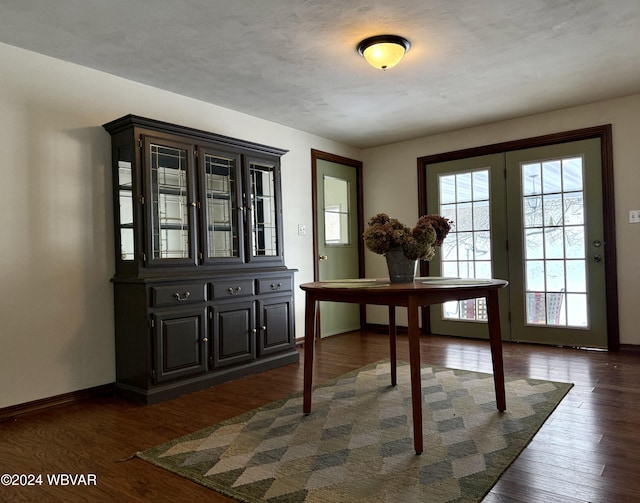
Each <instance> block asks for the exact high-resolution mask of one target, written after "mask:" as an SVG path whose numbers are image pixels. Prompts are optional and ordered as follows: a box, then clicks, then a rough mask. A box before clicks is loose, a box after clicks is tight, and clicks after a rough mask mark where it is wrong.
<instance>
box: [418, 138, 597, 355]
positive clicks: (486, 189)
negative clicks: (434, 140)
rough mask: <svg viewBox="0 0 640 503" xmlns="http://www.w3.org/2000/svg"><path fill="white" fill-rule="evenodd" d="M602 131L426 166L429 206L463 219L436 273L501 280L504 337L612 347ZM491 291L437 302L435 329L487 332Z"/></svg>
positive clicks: (431, 210)
mask: <svg viewBox="0 0 640 503" xmlns="http://www.w3.org/2000/svg"><path fill="white" fill-rule="evenodd" d="M601 159H602V156H601V144H600V139H599V138H592V139H587V140H580V141H572V142H566V143H560V144H556V145H545V146H541V147H533V148H527V149H519V150H510V151H506V152H502V153H495V154H491V155H484V156H475V157H469V158H464V159H459V160H454V161H447V162H441V163H433V164H429V165H427V166H426V178H425V179H426V194H427V212H428V213H440V214H442V215H443V216H445V217H447V218H449V219H451V220H453V221H454V222H455V226H454V228H453V230H452V232H451V233H450V235H449V236H448V237H447V239H446V240H445V243H444V245H443V247H442V249H441V250H440V253H439V255H438V256H437V257H436V259H434V260H433V261H432V263H431V265H430V275H432V276H443V277H456V278H474V279H475V280H481V279H482V278H489V277H494V278H500V279H506V280H508V281H509V288H508V289H507V290H505V292H504V295H503V297H502V298H501V308H502V309H501V314H502V316H503V319H502V320H501V324H502V328H503V338H504V339H507V340H512V341H520V342H538V343H546V344H557V345H570V346H585V347H595V348H604V347H607V341H608V339H607V302H606V301H607V298H606V290H607V289H606V286H605V279H606V274H605V261H606V260H607V257H606V254H605V235H604V224H603V197H602V194H603V190H602V166H601ZM485 324H486V306H485V304H484V299H472V300H465V301H457V302H449V303H446V304H444V305H443V306H434V307H432V308H431V330H432V332H433V333H439V334H451V335H464V336H470V337H475V336H477V337H486V332H487V330H486V326H485Z"/></svg>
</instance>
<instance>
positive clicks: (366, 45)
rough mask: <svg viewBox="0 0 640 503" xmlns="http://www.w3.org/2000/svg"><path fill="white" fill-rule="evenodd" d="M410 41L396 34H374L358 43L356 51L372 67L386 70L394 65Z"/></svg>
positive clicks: (407, 47) (406, 49) (405, 50)
mask: <svg viewBox="0 0 640 503" xmlns="http://www.w3.org/2000/svg"><path fill="white" fill-rule="evenodd" d="M410 47H411V43H410V42H409V41H408V40H407V39H406V38H403V37H399V36H397V35H376V36H375V37H369V38H365V39H364V40H363V41H362V42H360V43H359V44H358V53H359V54H360V55H361V56H362V57H364V59H366V60H367V63H369V64H370V65H371V66H373V67H374V68H378V69H379V70H386V69H387V68H393V67H394V66H396V65H397V64H398V63H399V62H400V60H401V59H402V57H403V56H404V54H405V52H407V51H408V50H409V48H410Z"/></svg>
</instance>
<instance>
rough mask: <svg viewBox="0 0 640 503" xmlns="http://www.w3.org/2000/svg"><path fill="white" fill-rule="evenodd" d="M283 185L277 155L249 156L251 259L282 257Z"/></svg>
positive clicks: (248, 194) (248, 187)
mask: <svg viewBox="0 0 640 503" xmlns="http://www.w3.org/2000/svg"><path fill="white" fill-rule="evenodd" d="M280 186H281V183H280V170H279V162H278V161H277V160H276V159H270V158H266V157H265V158H257V157H249V158H248V159H247V188H246V190H247V198H248V199H247V207H248V210H249V215H248V219H247V220H248V225H249V229H250V232H249V235H248V238H249V241H250V242H249V254H248V255H249V256H248V259H249V261H255V262H274V263H275V262H277V261H278V260H281V259H282V250H283V247H282V236H281V235H280V229H282V213H281V203H282V201H281V196H280Z"/></svg>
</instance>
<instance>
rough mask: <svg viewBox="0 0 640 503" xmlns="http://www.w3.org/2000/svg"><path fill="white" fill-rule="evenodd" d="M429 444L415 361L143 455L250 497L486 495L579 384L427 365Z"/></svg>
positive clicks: (342, 381) (469, 498) (434, 498)
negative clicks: (419, 444) (413, 379)
mask: <svg viewBox="0 0 640 503" xmlns="http://www.w3.org/2000/svg"><path fill="white" fill-rule="evenodd" d="M421 372H422V394H423V422H424V424H423V433H424V452H423V453H422V454H421V455H420V456H417V455H416V454H415V451H414V448H413V424H412V414H411V387H410V377H409V366H408V365H407V364H405V363H402V362H398V373H397V376H398V384H397V386H395V387H391V386H390V382H391V381H390V370H389V362H388V361H385V362H378V363H375V364H372V365H369V366H367V367H363V368H361V369H359V370H356V371H354V372H350V373H349V374H346V375H344V376H341V377H339V378H337V379H334V380H333V381H331V382H329V383H324V384H321V385H319V386H316V387H315V388H314V391H313V399H312V408H311V414H309V415H308V416H305V415H303V414H302V393H297V394H295V395H292V396H290V397H287V398H284V399H282V400H279V401H277V402H274V403H271V404H268V405H266V406H264V407H260V408H258V409H255V410H252V411H250V412H247V413H245V414H242V415H241V416H238V417H235V418H233V419H230V420H227V421H224V422H222V423H219V424H216V425H213V426H210V427H208V428H205V429H203V430H200V431H198V432H195V433H192V434H190V435H187V436H184V437H182V438H178V439H176V440H173V441H170V442H168V443H166V444H163V445H160V446H157V447H154V448H152V449H149V450H146V451H144V452H140V453H137V454H136V456H137V457H139V458H141V459H144V460H146V461H149V462H151V463H153V464H156V465H158V466H161V467H163V468H165V469H167V470H169V471H171V472H174V473H177V474H179V475H181V476H183V477H185V478H188V479H190V480H193V481H194V482H197V483H199V484H202V485H204V486H206V487H209V488H211V489H214V490H216V491H218V492H220V493H223V494H225V495H227V496H230V497H232V498H234V499H237V500H238V501H243V502H246V503H256V502H278V503H289V502H317V503H327V502H331V503H339V502H345V503H346V502H348V503H356V502H362V503H365V502H366V503H376V502H380V503H382V502H389V503H398V502H432V503H436V502H449V501H455V502H478V501H480V500H481V499H482V498H483V497H484V496H485V495H486V494H487V492H489V490H490V489H491V487H492V486H493V485H494V484H495V483H496V481H497V480H498V478H499V477H500V475H501V474H502V473H503V472H504V470H505V469H506V468H507V467H508V466H509V465H510V464H511V463H512V462H513V461H514V460H515V458H516V457H517V456H518V454H519V453H520V452H521V451H522V449H524V448H525V447H526V445H527V444H528V443H529V442H530V440H531V439H532V438H533V436H534V435H535V433H536V432H537V431H538V429H539V428H540V427H541V426H542V424H543V423H544V422H545V420H546V419H547V418H548V417H549V415H550V414H551V412H553V410H554V409H555V408H556V406H557V405H558V403H559V402H560V401H561V400H562V398H563V397H564V396H565V394H566V393H567V392H568V391H569V389H570V388H571V386H572V384H567V383H557V382H549V381H540V380H533V379H515V378H505V387H506V398H507V410H506V411H505V412H499V411H498V410H497V409H496V402H495V392H494V388H493V375H491V374H483V373H479V372H469V371H463V370H455V369H447V368H438V367H432V366H428V365H423V367H422V370H421Z"/></svg>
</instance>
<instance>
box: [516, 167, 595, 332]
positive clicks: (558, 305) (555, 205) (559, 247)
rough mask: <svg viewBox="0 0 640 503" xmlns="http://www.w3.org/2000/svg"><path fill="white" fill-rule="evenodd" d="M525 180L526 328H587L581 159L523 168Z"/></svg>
mask: <svg viewBox="0 0 640 503" xmlns="http://www.w3.org/2000/svg"><path fill="white" fill-rule="evenodd" d="M521 179H522V193H523V197H522V215H523V226H524V228H523V240H524V244H525V257H524V260H525V270H524V275H525V286H526V297H525V310H526V316H525V318H526V322H527V324H531V325H551V326H557V327H563V326H565V327H569V326H570V327H574V328H575V327H587V326H588V325H589V320H588V314H587V282H586V276H587V275H586V255H585V253H586V252H585V250H586V246H585V221H584V215H585V208H584V191H583V187H584V183H583V162H582V158H580V157H571V158H567V159H552V160H545V161H541V162H535V163H532V162H528V163H526V164H521Z"/></svg>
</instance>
